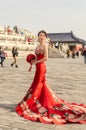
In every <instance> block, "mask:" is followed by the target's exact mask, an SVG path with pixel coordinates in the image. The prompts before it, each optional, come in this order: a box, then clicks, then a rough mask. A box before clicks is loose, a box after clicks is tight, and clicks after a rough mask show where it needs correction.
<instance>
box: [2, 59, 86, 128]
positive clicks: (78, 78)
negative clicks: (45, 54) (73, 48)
mask: <svg viewBox="0 0 86 130" xmlns="http://www.w3.org/2000/svg"><path fill="white" fill-rule="evenodd" d="M11 62H12V59H7V60H6V61H5V63H4V64H5V67H4V68H2V67H0V130H70V129H71V130H86V125H80V124H67V125H52V124H51V125H49V124H42V123H37V122H31V121H27V120H25V119H23V118H22V117H19V116H18V115H17V114H16V112H15V106H16V104H17V103H18V102H19V101H20V100H21V99H22V98H23V96H24V95H25V93H26V91H27V90H28V87H29V86H30V84H31V82H32V80H33V76H34V71H35V67H33V69H32V71H31V72H30V73H28V64H27V63H26V61H25V59H18V64H19V68H15V67H13V68H11V67H10V63H11ZM46 64H47V75H46V77H47V82H48V84H49V86H50V87H51V89H52V90H53V91H54V92H55V93H56V94H57V95H58V96H59V97H61V98H63V99H64V100H66V101H68V102H77V103H85V104H86V65H85V64H84V62H83V58H79V59H49V60H48V61H47V62H46Z"/></svg>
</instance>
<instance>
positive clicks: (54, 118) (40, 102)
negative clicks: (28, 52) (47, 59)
mask: <svg viewBox="0 0 86 130" xmlns="http://www.w3.org/2000/svg"><path fill="white" fill-rule="evenodd" d="M43 57H44V54H43V53H39V54H37V59H38V60H39V59H42V58H43ZM45 73H46V66H45V63H44V62H41V63H38V64H36V72H35V77H34V80H33V82H32V85H31V87H30V88H29V90H28V91H27V93H26V95H25V97H24V98H23V100H22V101H21V102H20V103H19V104H18V105H17V107H16V112H17V113H18V114H19V115H20V116H22V117H24V118H25V119H27V120H32V121H40V122H42V123H48V124H52V123H53V124H66V123H81V124H86V105H83V104H76V103H67V102H65V101H64V100H62V99H60V98H59V97H57V96H56V95H55V94H54V93H53V92H52V90H51V89H50V88H49V87H48V85H47V83H46V79H45Z"/></svg>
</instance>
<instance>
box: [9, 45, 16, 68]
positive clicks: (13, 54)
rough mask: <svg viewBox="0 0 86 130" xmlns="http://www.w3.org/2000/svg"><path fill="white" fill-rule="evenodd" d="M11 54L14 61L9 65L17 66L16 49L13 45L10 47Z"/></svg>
mask: <svg viewBox="0 0 86 130" xmlns="http://www.w3.org/2000/svg"><path fill="white" fill-rule="evenodd" d="M12 56H13V59H14V62H13V63H12V64H11V67H13V65H15V67H16V68H18V65H17V57H18V51H17V47H15V46H14V47H13V48H12Z"/></svg>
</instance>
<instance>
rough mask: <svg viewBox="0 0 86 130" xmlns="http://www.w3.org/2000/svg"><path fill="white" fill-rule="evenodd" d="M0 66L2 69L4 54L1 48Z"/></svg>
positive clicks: (0, 47)
mask: <svg viewBox="0 0 86 130" xmlns="http://www.w3.org/2000/svg"><path fill="white" fill-rule="evenodd" d="M0 59H1V61H0V64H1V67H3V66H4V65H3V63H4V60H5V53H4V50H3V49H2V46H0Z"/></svg>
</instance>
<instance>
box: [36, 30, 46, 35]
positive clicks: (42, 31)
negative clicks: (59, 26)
mask: <svg viewBox="0 0 86 130" xmlns="http://www.w3.org/2000/svg"><path fill="white" fill-rule="evenodd" d="M40 33H44V34H45V36H46V37H47V33H46V32H45V31H44V30H41V31H40V32H38V36H39V35H40Z"/></svg>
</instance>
